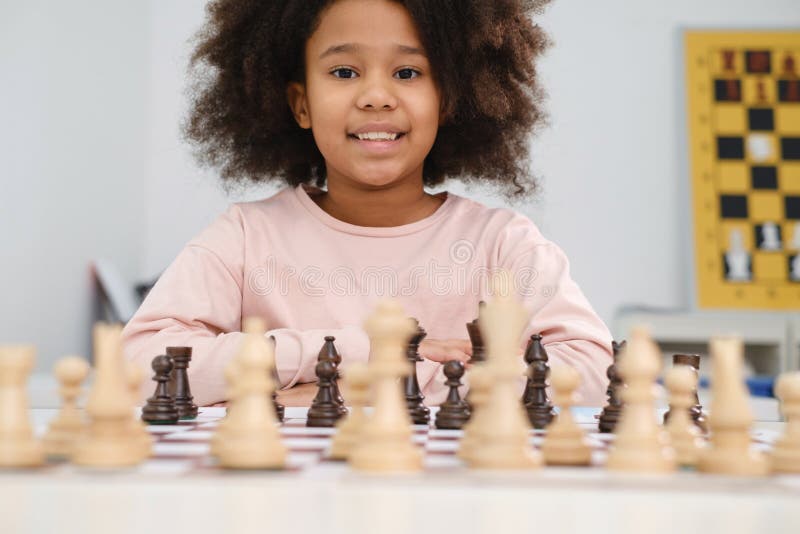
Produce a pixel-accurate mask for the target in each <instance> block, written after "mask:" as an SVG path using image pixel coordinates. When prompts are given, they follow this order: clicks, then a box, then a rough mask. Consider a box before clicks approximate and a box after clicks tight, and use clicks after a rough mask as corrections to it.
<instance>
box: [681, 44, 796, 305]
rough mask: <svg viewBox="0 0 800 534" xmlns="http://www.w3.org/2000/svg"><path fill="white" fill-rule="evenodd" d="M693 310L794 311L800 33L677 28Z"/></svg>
mask: <svg viewBox="0 0 800 534" xmlns="http://www.w3.org/2000/svg"><path fill="white" fill-rule="evenodd" d="M686 63H687V90H688V112H689V117H688V125H689V133H690V144H691V181H692V192H693V213H694V242H695V280H696V293H697V299H696V300H697V304H698V306H699V307H701V308H761V309H776V310H779V309H795V308H800V77H798V74H800V32H780V31H775V32H752V33H751V32H747V33H743V32H736V33H731V32H698V31H691V32H687V33H686Z"/></svg>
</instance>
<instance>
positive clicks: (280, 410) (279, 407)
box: [269, 336, 286, 423]
mask: <svg viewBox="0 0 800 534" xmlns="http://www.w3.org/2000/svg"><path fill="white" fill-rule="evenodd" d="M269 339H270V341H272V354H273V356H274V361H273V362H272V380H273V382H275V387H274V388H273V390H272V405H273V406H275V416H276V417H277V418H278V421H279V422H281V423H283V418H284V413H285V412H286V407H285V406H284V405H283V404H281V403H280V402H278V389H280V387H281V378H280V377H279V376H278V343H277V342H276V341H275V336H269Z"/></svg>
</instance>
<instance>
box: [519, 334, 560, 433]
mask: <svg viewBox="0 0 800 534" xmlns="http://www.w3.org/2000/svg"><path fill="white" fill-rule="evenodd" d="M525 362H527V364H528V382H527V384H526V385H525V393H524V394H523V402H524V405H525V411H526V412H527V413H528V420H529V421H530V422H531V425H532V426H533V428H536V429H539V430H541V429H543V428H545V427H546V426H547V425H549V424H550V421H552V420H553V417H555V412H554V411H553V404H552V403H551V402H550V399H548V398H547V377H548V376H549V375H550V366H549V365H548V364H547V351H546V350H545V349H544V345H542V336H541V335H540V334H533V335H532V336H531V339H530V340H529V341H528V347H527V349H525Z"/></svg>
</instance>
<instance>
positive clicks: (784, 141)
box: [781, 137, 800, 161]
mask: <svg viewBox="0 0 800 534" xmlns="http://www.w3.org/2000/svg"><path fill="white" fill-rule="evenodd" d="M781 157H782V158H783V159H784V160H793V161H800V137H781Z"/></svg>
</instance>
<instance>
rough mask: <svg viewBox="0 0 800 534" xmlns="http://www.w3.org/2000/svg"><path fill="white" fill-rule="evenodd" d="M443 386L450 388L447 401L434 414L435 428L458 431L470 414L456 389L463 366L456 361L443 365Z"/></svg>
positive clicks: (461, 375)
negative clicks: (444, 380) (444, 377)
mask: <svg viewBox="0 0 800 534" xmlns="http://www.w3.org/2000/svg"><path fill="white" fill-rule="evenodd" d="M444 376H446V377H447V382H445V384H446V385H447V387H449V388H450V391H449V392H448V393H447V399H446V400H445V401H444V402H443V403H442V405H441V406H439V411H438V412H437V413H436V422H435V424H436V428H442V429H452V430H459V429H461V428H462V427H463V426H464V424H465V423H466V422H467V421H469V417H470V412H469V406H467V403H466V402H464V401H463V400H461V395H460V394H459V392H458V387H459V386H460V385H461V377H463V376H464V364H463V363H461V362H460V361H458V360H451V361H449V362H447V363H446V364H444Z"/></svg>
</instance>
